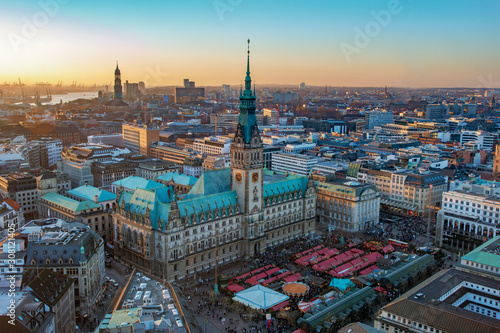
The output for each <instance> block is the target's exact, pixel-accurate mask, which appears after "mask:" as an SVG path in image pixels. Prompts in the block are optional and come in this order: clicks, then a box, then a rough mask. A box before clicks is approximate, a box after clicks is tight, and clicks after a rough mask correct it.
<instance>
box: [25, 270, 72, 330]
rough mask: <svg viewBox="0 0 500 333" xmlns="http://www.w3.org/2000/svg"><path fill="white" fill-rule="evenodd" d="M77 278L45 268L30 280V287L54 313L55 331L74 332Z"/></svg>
mask: <svg viewBox="0 0 500 333" xmlns="http://www.w3.org/2000/svg"><path fill="white" fill-rule="evenodd" d="M74 283H75V280H74V279H72V278H70V277H68V276H66V275H63V274H61V273H60V272H54V271H51V270H48V269H44V270H42V271H41V272H40V274H38V275H37V276H36V277H35V278H34V279H33V280H31V281H30V282H29V285H28V288H29V289H31V290H32V292H33V294H34V295H36V297H37V298H39V299H41V300H42V301H43V302H45V303H46V304H47V305H48V306H49V307H50V311H52V312H53V313H54V315H55V316H54V322H55V331H54V332H55V333H68V332H73V331H74V330H75V327H76V320H75V288H74Z"/></svg>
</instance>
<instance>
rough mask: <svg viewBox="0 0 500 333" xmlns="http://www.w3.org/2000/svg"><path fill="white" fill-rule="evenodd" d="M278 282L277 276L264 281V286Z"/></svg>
mask: <svg viewBox="0 0 500 333" xmlns="http://www.w3.org/2000/svg"><path fill="white" fill-rule="evenodd" d="M276 280H277V278H276V276H275V277H272V278H269V279H267V280H264V281H262V285H263V286H267V285H268V284H269V283H273V282H274V281H276Z"/></svg>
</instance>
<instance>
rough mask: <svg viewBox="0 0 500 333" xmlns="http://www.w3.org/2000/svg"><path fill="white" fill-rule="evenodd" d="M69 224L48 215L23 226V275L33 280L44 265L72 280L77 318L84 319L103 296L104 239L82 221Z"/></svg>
mask: <svg viewBox="0 0 500 333" xmlns="http://www.w3.org/2000/svg"><path fill="white" fill-rule="evenodd" d="M70 225H71V227H70ZM70 225H68V223H66V222H64V221H58V220H57V219H54V218H51V219H43V220H34V221H31V222H30V223H28V224H27V225H26V226H25V229H26V231H25V232H26V233H27V236H28V246H27V249H26V251H27V256H26V266H25V270H26V271H27V272H26V273H25V274H30V275H27V276H25V278H26V279H28V280H29V279H30V277H31V279H32V278H34V277H35V276H36V275H37V274H36V272H37V269H39V270H42V269H44V268H46V269H49V270H51V271H54V272H59V273H61V274H63V275H65V276H67V277H69V278H72V279H75V280H76V281H75V312H76V317H77V320H83V318H84V317H85V316H90V315H91V313H92V309H93V308H94V307H95V306H96V302H97V301H98V300H99V299H100V298H101V297H102V293H103V288H102V285H103V284H104V276H105V269H104V241H103V240H102V238H101V237H99V235H97V234H96V233H95V232H93V231H92V230H90V229H89V228H88V227H86V226H85V225H84V224H81V223H71V224H70ZM33 230H35V231H33ZM30 231H31V232H30ZM21 233H22V234H23V233H24V232H23V231H22V232H21ZM52 332H53V331H52Z"/></svg>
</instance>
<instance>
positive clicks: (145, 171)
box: [135, 159, 181, 180]
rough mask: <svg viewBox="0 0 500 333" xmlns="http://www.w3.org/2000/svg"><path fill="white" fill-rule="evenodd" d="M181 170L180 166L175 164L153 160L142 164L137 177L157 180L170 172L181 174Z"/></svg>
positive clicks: (137, 170) (139, 166)
mask: <svg viewBox="0 0 500 333" xmlns="http://www.w3.org/2000/svg"><path fill="white" fill-rule="evenodd" d="M180 169H181V168H180V167H179V165H177V164H175V163H173V162H169V161H163V160H160V159H152V160H150V161H144V162H140V163H139V165H138V166H137V168H136V173H135V175H136V176H137V177H142V178H146V179H151V180H155V179H156V178H158V177H160V176H162V175H165V174H167V173H170V172H177V173H179V171H180Z"/></svg>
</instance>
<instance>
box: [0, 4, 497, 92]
mask: <svg viewBox="0 0 500 333" xmlns="http://www.w3.org/2000/svg"><path fill="white" fill-rule="evenodd" d="M2 9H3V10H2V14H1V16H2V20H0V30H1V31H2V32H3V34H2V38H1V39H0V49H1V50H2V52H0V62H1V63H2V66H1V69H0V84H1V83H3V82H13V81H17V78H18V77H20V78H21V80H22V81H23V82H25V83H28V84H34V83H35V82H41V81H43V82H49V83H51V84H56V83H57V82H58V81H61V80H62V81H63V84H64V85H69V84H71V82H73V81H77V83H84V84H86V85H91V84H94V83H96V84H98V85H101V84H110V83H111V82H112V81H113V72H114V68H115V63H116V60H118V61H119V65H120V69H121V72H122V82H125V81H126V80H128V81H129V82H138V81H145V82H146V85H147V86H163V85H177V86H181V85H182V80H183V79H184V78H189V79H190V80H192V81H195V82H196V84H197V85H198V86H207V85H208V86H219V85H221V84H224V83H226V84H231V85H238V86H239V84H240V82H241V81H242V80H243V78H244V71H245V61H246V57H245V55H246V54H245V52H246V40H247V38H250V40H251V71H252V78H253V79H254V82H256V83H257V84H258V85H260V84H297V85H298V84H299V83H300V82H305V83H306V84H307V85H317V86H324V85H326V84H327V85H329V86H346V87H349V86H372V87H383V86H385V85H388V86H390V87H409V88H417V87H471V88H486V87H488V88H500V66H499V65H498V58H499V55H500V43H498V36H499V33H500V24H499V23H498V13H499V12H500V2H499V1H495V0H490V1H481V2H477V3H476V2H472V1H463V0H462V1H461V0H455V1H430V0H419V1H411V0H400V1H397V0H394V1H393V0H388V1H369V2H368V1H366V2H354V1H314V2H305V1H282V0H272V1H261V0H253V1H247V0H214V1H213V0H206V1H205V0H198V1H196V0H193V1H168V0H162V1H143V2H132V3H128V2H126V1H105V2H101V1H96V0H87V1H71V0H40V1H11V2H6V3H4V4H3V5H2Z"/></svg>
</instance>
